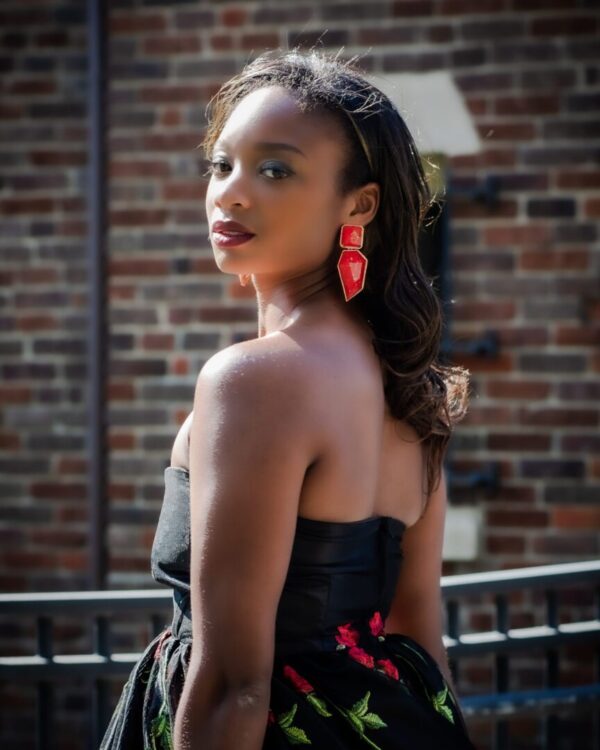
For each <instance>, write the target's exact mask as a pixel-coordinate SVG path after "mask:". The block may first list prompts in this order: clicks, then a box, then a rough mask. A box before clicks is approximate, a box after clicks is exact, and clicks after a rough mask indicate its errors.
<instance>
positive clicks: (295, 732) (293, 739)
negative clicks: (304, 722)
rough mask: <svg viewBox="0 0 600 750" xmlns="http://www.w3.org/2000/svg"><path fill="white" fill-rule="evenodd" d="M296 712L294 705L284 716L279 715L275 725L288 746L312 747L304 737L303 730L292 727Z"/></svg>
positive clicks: (295, 705) (296, 707) (296, 708)
mask: <svg viewBox="0 0 600 750" xmlns="http://www.w3.org/2000/svg"><path fill="white" fill-rule="evenodd" d="M297 710H298V704H297V703H294V705H293V706H292V707H291V708H290V710H289V711H286V712H285V713H284V714H280V715H279V716H278V717H277V723H278V724H279V726H280V727H281V728H282V729H283V731H284V733H285V736H286V737H287V738H288V740H289V741H290V744H292V745H312V742H311V741H310V740H309V739H308V737H307V736H306V732H305V731H304V729H300V727H294V726H292V722H293V721H294V716H295V715H296V711H297Z"/></svg>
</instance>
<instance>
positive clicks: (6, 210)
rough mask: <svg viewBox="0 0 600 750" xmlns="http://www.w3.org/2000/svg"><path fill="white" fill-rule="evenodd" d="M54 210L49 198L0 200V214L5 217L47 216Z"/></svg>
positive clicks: (53, 204)
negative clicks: (23, 215) (24, 215)
mask: <svg viewBox="0 0 600 750" xmlns="http://www.w3.org/2000/svg"><path fill="white" fill-rule="evenodd" d="M54 210H55V203H54V201H53V200H52V199H51V198H4V200H0V213H3V214H4V215H5V216H11V215H19V214H49V213H52V211H54Z"/></svg>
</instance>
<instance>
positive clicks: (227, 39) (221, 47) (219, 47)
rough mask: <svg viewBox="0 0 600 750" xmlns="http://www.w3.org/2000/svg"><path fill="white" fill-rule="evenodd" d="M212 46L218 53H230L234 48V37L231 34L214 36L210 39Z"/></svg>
mask: <svg viewBox="0 0 600 750" xmlns="http://www.w3.org/2000/svg"><path fill="white" fill-rule="evenodd" d="M210 46H211V47H212V48H213V49H214V50H215V51H216V52H228V51H229V50H232V49H233V47H234V43H233V37H232V36H231V34H212V35H211V37H210Z"/></svg>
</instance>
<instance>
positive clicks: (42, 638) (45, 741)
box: [35, 616, 53, 750]
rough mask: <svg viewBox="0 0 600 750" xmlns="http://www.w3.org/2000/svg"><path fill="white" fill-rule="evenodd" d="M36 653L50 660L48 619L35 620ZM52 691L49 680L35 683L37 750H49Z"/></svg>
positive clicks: (50, 636) (50, 633)
mask: <svg viewBox="0 0 600 750" xmlns="http://www.w3.org/2000/svg"><path fill="white" fill-rule="evenodd" d="M37 653H38V656H41V657H42V658H44V659H52V654H53V648H52V620H51V619H50V618H49V617H43V616H42V617H38V618H37ZM52 703H53V689H52V683H51V682H50V681H49V680H39V681H38V683H37V725H36V741H35V746H36V748H37V750H49V749H50V741H49V738H50V737H51V736H52Z"/></svg>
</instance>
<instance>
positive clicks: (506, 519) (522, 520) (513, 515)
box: [487, 508, 548, 528]
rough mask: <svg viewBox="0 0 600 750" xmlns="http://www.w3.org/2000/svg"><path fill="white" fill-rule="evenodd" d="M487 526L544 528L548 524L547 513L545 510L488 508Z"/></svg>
mask: <svg viewBox="0 0 600 750" xmlns="http://www.w3.org/2000/svg"><path fill="white" fill-rule="evenodd" d="M487 524H488V526H489V527H492V528H494V527H496V526H498V527H504V526H508V527H512V526H515V527H517V528H544V527H545V526H547V525H548V513H547V512H546V511H545V510H533V509H522V508H519V509H513V510H488V513H487Z"/></svg>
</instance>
